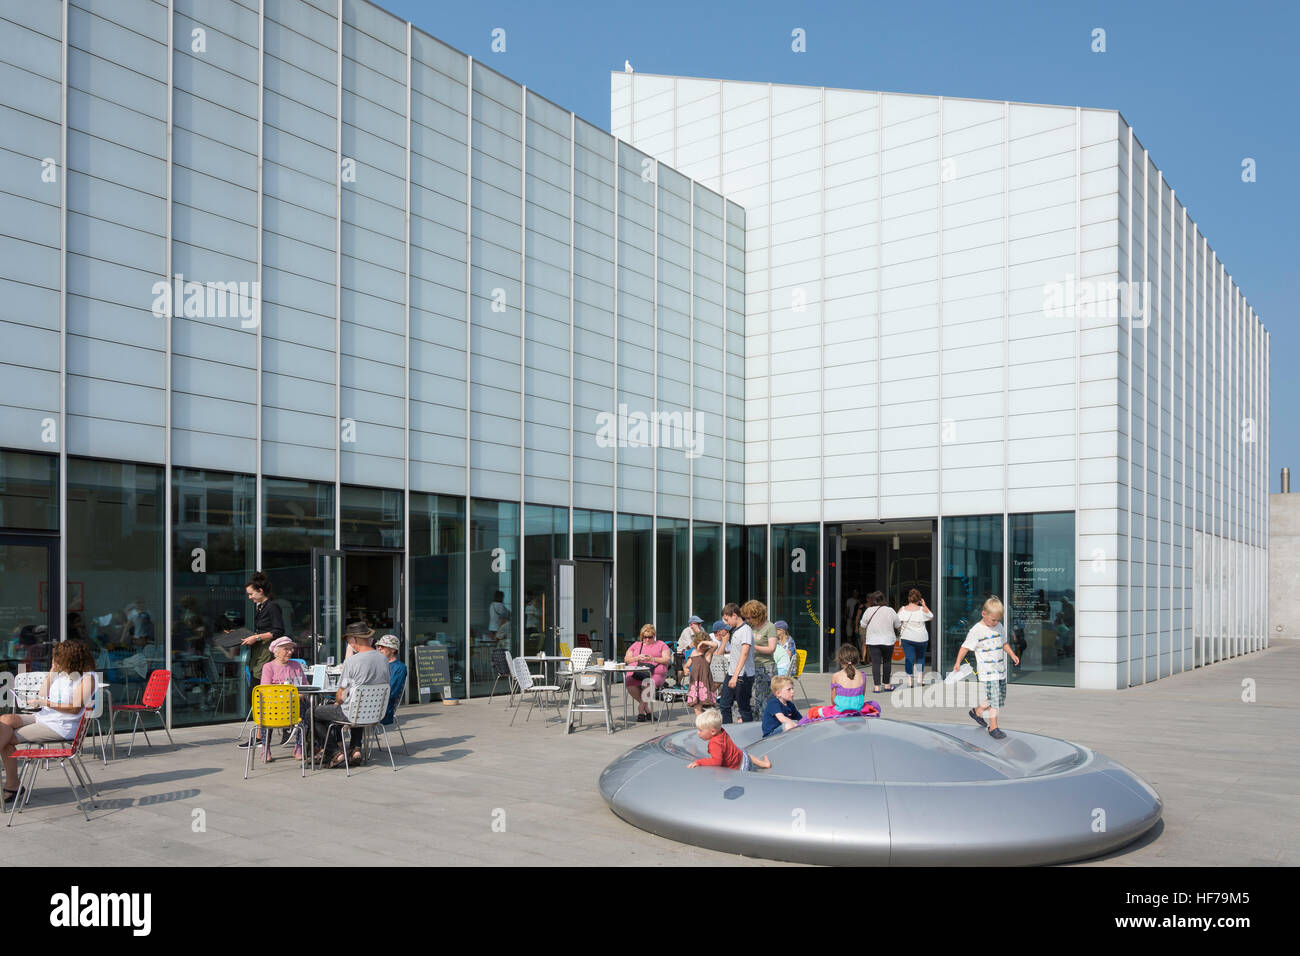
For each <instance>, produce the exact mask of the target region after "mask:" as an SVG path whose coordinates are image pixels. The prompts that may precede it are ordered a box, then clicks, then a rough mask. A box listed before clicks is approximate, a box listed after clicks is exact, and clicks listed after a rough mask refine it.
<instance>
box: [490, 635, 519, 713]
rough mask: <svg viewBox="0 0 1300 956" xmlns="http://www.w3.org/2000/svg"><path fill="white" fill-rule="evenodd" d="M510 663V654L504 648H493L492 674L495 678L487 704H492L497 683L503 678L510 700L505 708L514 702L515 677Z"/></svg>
mask: <svg viewBox="0 0 1300 956" xmlns="http://www.w3.org/2000/svg"><path fill="white" fill-rule="evenodd" d="M510 661H511V657H510V652H509V651H507V650H506V649H505V648H504V647H495V648H493V649H492V673H493V674H495V675H496V676H495V679H494V680H493V681H492V692H491V693H490V694H488V703H489V704H490V703H492V698H493V697H495V696H496V693H497V681H499V680H501V679H502V678H505V681H506V689H507V690H509V691H510V698H509V700H507V702H506V706H507V707H510V706H512V705H513V704H514V702H515V675H514V672H513V665H512V664H511V663H510Z"/></svg>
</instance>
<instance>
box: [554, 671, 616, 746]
mask: <svg viewBox="0 0 1300 956" xmlns="http://www.w3.org/2000/svg"><path fill="white" fill-rule="evenodd" d="M622 670H626V667H624V666H621V665H620V666H618V667H607V666H605V665H603V664H591V665H588V666H587V667H584V668H582V669H581V670H578V669H576V668H575V669H574V671H573V676H572V679H571V680H570V681H569V717H568V720H567V722H566V723H565V725H564V732H565V733H566V734H567V733H569V732H570V731H572V730H573V715H574V714H587V713H593V714H604V715H605V733H607V734H612V733H613V732H614V712H613V710H612V708H611V706H610V701H609V694H610V684H611V683H612V682H613V680H614V675H615V674H616V673H618V672H619V671H622ZM584 674H599V675H600V706H599V707H597V706H596V705H595V704H578V703H576V701H577V697H578V680H579V678H580V677H581V676H582V675H584Z"/></svg>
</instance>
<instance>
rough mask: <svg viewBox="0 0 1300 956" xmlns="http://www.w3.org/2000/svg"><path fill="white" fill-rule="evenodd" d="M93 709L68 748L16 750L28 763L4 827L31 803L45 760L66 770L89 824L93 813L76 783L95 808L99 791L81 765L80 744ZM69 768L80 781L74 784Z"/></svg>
mask: <svg viewBox="0 0 1300 956" xmlns="http://www.w3.org/2000/svg"><path fill="white" fill-rule="evenodd" d="M91 709H92V708H90V707H87V708H86V709H85V710H84V711H82V713H81V720H80V721H79V722H78V723H77V733H76V734H75V735H74V736H73V738H72V740H70V741H68V742H67V743H66V744H65V745H63V746H57V745H54V746H51V745H50V744H42V745H40V746H37V747H22V748H20V749H18V750H15V751H14V758H15V759H17V760H26V761H27V763H26V764H25V765H24V766H23V768H22V770H21V771H20V772H19V774H18V795H17V796H16V797H15V798H14V805H13V809H11V810H10V811H9V822H8V823H6V824H5V826H7V827H8V826H12V825H13V822H14V814H15V813H21V812H22V808H23V807H25V806H26V805H27V804H28V803H29V802H31V799H32V790H33V789H34V788H35V785H36V771H37V769H38V768H39V767H40V765H41V761H42V760H44V761H46V764H47V766H48V764H49V761H51V760H57V761H58V762H59V766H60V767H62V768H63V775H64V776H65V777H67V778H68V786H70V787H71V788H72V797H73V799H74V800H76V801H77V809H78V810H80V811H81V815H82V816H83V817H85V818H86V822H87V823H89V822H90V814H89V813H87V812H86V808H85V807H84V806H82V805H81V794H79V793H77V782H79V783H80V784H81V789H83V790H85V791H86V802H88V803H89V804H90V805H91V806H92V807H93V806H95V805H96V804H95V797H97V796H98V795H99V791H97V790H96V789H95V785H94V784H93V783H91V782H90V771H88V770H87V769H86V767H85V765H84V764H82V762H81V742H82V740H83V739H84V738H85V736H86V728H87V727H89V726H90V721H91V717H90V712H91ZM69 765H71V766H72V771H73V773H75V774H76V775H77V782H74V781H73V779H72V774H71V773H69V772H68V766H69Z"/></svg>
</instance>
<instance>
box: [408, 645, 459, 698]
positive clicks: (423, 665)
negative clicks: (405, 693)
mask: <svg viewBox="0 0 1300 956" xmlns="http://www.w3.org/2000/svg"><path fill="white" fill-rule="evenodd" d="M414 651H415V686H416V687H417V688H419V692H420V700H421V701H424V699H425V696H424V695H425V694H430V695H432V694H433V692H434V691H435V690H436V691H437V692H438V693H439V694H441V695H442V697H443V699H444V700H445V699H446V698H448V697H449V696H451V687H450V685H451V664H450V662H449V661H448V660H447V647H446V645H444V644H423V645H421V646H419V647H416V648H414Z"/></svg>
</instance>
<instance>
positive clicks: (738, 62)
mask: <svg viewBox="0 0 1300 956" xmlns="http://www.w3.org/2000/svg"><path fill="white" fill-rule="evenodd" d="M379 2H380V5H381V6H383V7H385V8H386V9H388V10H390V11H392V12H393V13H395V14H397V15H399V16H401V17H403V18H404V19H408V20H411V21H412V22H413V23H415V24H416V25H417V26H419V27H420V28H421V29H423V30H426V31H427V32H429V33H431V34H433V35H434V36H436V37H438V38H439V39H441V40H443V41H445V42H447V43H449V44H451V45H452V46H454V47H456V48H458V49H460V50H463V51H465V52H466V53H470V54H472V55H473V56H474V57H475V58H476V59H481V60H484V61H485V62H487V63H488V65H490V66H492V67H493V68H495V69H497V70H499V71H500V72H502V73H504V74H506V75H507V76H509V77H511V78H512V79H514V80H516V81H517V82H520V83H525V84H527V85H528V86H529V87H530V88H532V89H535V90H537V92H539V93H541V94H542V95H544V96H546V97H547V98H549V99H551V100H554V101H555V102H556V103H559V104H560V105H561V106H564V107H565V108H567V109H571V110H573V111H574V112H576V113H578V115H580V116H582V117H583V118H584V119H587V120H590V121H591V122H593V123H595V124H597V125H598V126H600V127H602V128H604V129H608V128H609V71H610V70H620V69H622V68H623V61H624V60H625V59H626V60H631V61H632V65H633V67H634V68H635V69H636V70H638V71H639V72H643V73H668V74H679V75H683V76H704V77H719V78H725V79H735V80H757V81H762V82H772V83H804V84H808V85H811V86H834V87H846V88H849V89H868V90H891V91H898V92H904V93H931V94H943V95H946V96H968V97H977V98H982V99H996V100H1001V99H1010V100H1019V101H1022V102H1030V103H1058V104H1066V105H1070V106H1075V105H1077V106H1096V107H1103V108H1107V109H1118V110H1119V111H1120V112H1122V113H1123V114H1124V117H1125V119H1127V120H1128V122H1129V123H1130V125H1132V127H1133V130H1134V132H1135V134H1136V135H1137V136H1138V138H1139V139H1140V140H1141V141H1142V145H1143V146H1145V147H1146V148H1147V149H1148V150H1150V152H1151V157H1152V159H1153V160H1154V162H1155V164H1156V165H1157V166H1158V167H1159V168H1160V169H1161V170H1162V171H1163V172H1164V175H1165V178H1166V180H1167V181H1168V182H1169V183H1170V185H1171V186H1172V187H1173V189H1174V190H1175V192H1176V193H1177V194H1178V197H1179V199H1180V200H1181V201H1182V202H1183V204H1184V205H1185V206H1186V207H1187V210H1188V212H1189V213H1190V215H1191V216H1192V218H1193V219H1194V220H1195V221H1196V222H1197V224H1198V225H1199V226H1200V228H1201V231H1202V233H1203V234H1204V235H1206V236H1207V237H1208V238H1209V240H1210V245H1211V246H1212V247H1213V248H1214V249H1215V251H1216V252H1217V253H1218V255H1219V259H1220V260H1221V261H1222V262H1223V263H1224V264H1225V265H1226V267H1227V269H1228V271H1229V273H1230V274H1231V275H1232V277H1233V279H1234V280H1235V281H1236V283H1237V285H1238V286H1239V287H1240V288H1241V289H1242V290H1243V291H1244V293H1245V294H1246V297H1247V301H1248V302H1249V303H1250V304H1251V305H1252V306H1253V307H1254V309H1255V311H1256V312H1257V313H1258V314H1259V315H1260V316H1261V318H1262V319H1263V322H1264V327H1265V328H1266V329H1268V331H1269V333H1270V335H1271V337H1272V396H1271V400H1272V409H1273V415H1272V436H1271V445H1272V448H1271V451H1272V455H1271V458H1272V462H1271V464H1272V471H1273V474H1272V476H1271V478H1270V486H1271V487H1272V488H1273V490H1275V491H1276V490H1277V485H1278V472H1279V471H1280V469H1281V467H1282V466H1283V465H1290V466H1291V467H1292V468H1293V469H1296V471H1297V486H1298V487H1300V415H1297V414H1295V413H1294V412H1293V410H1294V409H1296V408H1297V407H1300V375H1296V374H1294V373H1293V372H1292V363H1293V361H1294V360H1295V358H1296V357H1297V356H1300V329H1298V328H1297V322H1296V303H1297V301H1300V50H1297V49H1296V47H1295V43H1296V42H1297V40H1296V38H1297V36H1298V35H1300V3H1295V2H1289V0H1276V2H1238V3H1234V4H1226V3H1225V4H1217V3H1211V2H1204V0H1193V2H1174V0H1160V2H1154V0H1129V2H1115V0H1088V2H1074V3H1063V2H1054V0H1032V2H1030V0H1025V2H1005V3H979V2H976V0H935V2H928V3H927V2H915V0H911V2H892V3H864V2H856V3H855V2H822V3H817V2H813V3H793V2H790V0H786V2H782V3H777V2H772V0H750V2H744V3H741V2H728V3H721V2H710V0H702V2H693V3H683V2H679V0H656V2H612V0H608V2H603V3H601V2H596V3H592V2H576V0H553V2H549V3H537V2H529V3H518V2H502V0H478V2H477V3H470V2H462V3H448V2H446V0H439V2H436V3H435V2H431V0H379ZM497 27H501V28H503V29H505V31H506V52H504V53H493V52H492V51H491V39H492V38H491V32H492V30H493V29H495V28H497ZM795 27H802V28H803V29H804V30H805V31H806V32H807V46H808V49H807V52H805V53H794V52H792V51H791V49H790V31H791V30H793V29H794V28H795ZM1096 27H1101V28H1103V29H1105V31H1106V46H1107V50H1106V52H1105V53H1104V54H1095V53H1093V52H1092V51H1091V49H1090V44H1091V33H1092V30H1093V29H1094V28H1096ZM1245 157H1251V158H1253V159H1254V160H1255V161H1256V164H1257V180H1256V182H1254V183H1243V182H1242V180H1241V162H1242V159H1243V158H1245Z"/></svg>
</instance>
